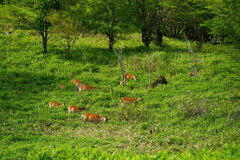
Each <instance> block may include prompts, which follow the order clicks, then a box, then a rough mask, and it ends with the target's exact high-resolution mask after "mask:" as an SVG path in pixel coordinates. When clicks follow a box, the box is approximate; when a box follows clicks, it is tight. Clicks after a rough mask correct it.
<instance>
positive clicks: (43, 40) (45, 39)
mask: <svg viewBox="0 0 240 160" xmlns="http://www.w3.org/2000/svg"><path fill="white" fill-rule="evenodd" d="M42 50H43V53H44V54H47V37H44V36H42Z"/></svg>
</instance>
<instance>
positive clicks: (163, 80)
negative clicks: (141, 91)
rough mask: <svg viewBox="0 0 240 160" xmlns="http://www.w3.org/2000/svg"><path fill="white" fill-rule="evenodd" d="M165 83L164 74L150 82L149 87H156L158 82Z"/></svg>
mask: <svg viewBox="0 0 240 160" xmlns="http://www.w3.org/2000/svg"><path fill="white" fill-rule="evenodd" d="M159 83H160V84H167V83H168V82H167V80H166V78H165V77H164V76H159V77H158V78H157V79H156V81H154V82H153V83H152V84H151V87H152V88H154V87H156V86H157V85H158V84H159Z"/></svg>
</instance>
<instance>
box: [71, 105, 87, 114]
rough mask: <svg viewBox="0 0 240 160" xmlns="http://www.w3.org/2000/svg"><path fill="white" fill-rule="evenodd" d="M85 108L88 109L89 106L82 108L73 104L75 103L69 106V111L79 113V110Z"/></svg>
mask: <svg viewBox="0 0 240 160" xmlns="http://www.w3.org/2000/svg"><path fill="white" fill-rule="evenodd" d="M84 110H87V108H86V107H83V108H80V107H77V106H73V105H70V106H68V112H69V113H71V112H72V113H73V112H75V113H77V112H82V111H84Z"/></svg>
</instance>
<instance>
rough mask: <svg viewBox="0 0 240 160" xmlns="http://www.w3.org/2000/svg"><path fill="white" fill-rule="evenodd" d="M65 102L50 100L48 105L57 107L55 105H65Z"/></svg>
mask: <svg viewBox="0 0 240 160" xmlns="http://www.w3.org/2000/svg"><path fill="white" fill-rule="evenodd" d="M65 105H66V104H65V102H63V103H62V104H61V103H58V102H55V101H52V102H49V107H50V108H57V107H60V106H65Z"/></svg>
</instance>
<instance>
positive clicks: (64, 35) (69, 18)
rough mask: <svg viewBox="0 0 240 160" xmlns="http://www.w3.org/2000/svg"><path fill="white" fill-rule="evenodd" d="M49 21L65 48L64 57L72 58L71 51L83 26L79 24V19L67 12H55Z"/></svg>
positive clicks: (82, 30)
mask: <svg viewBox="0 0 240 160" xmlns="http://www.w3.org/2000/svg"><path fill="white" fill-rule="evenodd" d="M69 14H70V15H69ZM51 22H52V23H53V25H54V29H53V30H54V33H55V34H57V36H58V37H60V38H61V40H60V41H61V42H62V43H61V44H62V45H63V46H64V48H65V52H66V58H68V59H72V54H71V51H72V50H73V47H74V45H75V42H76V40H77V39H78V38H79V36H80V35H81V33H83V32H84V31H85V28H84V27H83V26H82V25H81V21H79V20H77V19H75V18H74V17H73V15H71V13H69V12H67V13H66V12H61V13H58V14H55V16H54V17H53V18H52V19H51Z"/></svg>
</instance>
